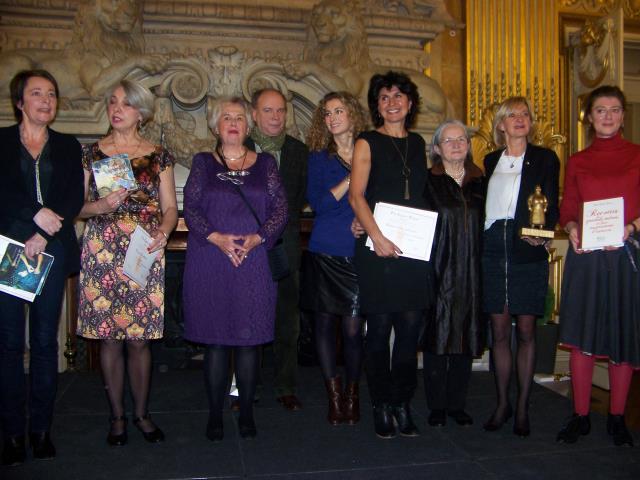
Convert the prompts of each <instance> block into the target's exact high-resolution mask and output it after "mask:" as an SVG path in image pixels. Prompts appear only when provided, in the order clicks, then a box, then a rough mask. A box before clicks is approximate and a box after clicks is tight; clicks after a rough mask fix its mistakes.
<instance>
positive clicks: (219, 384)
mask: <svg viewBox="0 0 640 480" xmlns="http://www.w3.org/2000/svg"><path fill="white" fill-rule="evenodd" d="M232 351H233V354H234V362H235V363H234V366H235V372H236V381H237V385H238V393H239V396H240V397H239V399H240V422H243V421H244V422H250V421H253V398H254V395H255V392H256V384H257V383H258V363H259V348H258V346H257V345H255V346H249V347H231V346H228V345H208V346H207V350H206V351H205V356H204V381H205V385H206V387H207V396H208V397H209V423H210V424H211V425H212V426H213V427H219V426H222V409H223V407H224V399H225V397H226V395H227V394H228V393H229V360H230V356H231V352H232Z"/></svg>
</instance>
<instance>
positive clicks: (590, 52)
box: [576, 18, 616, 88]
mask: <svg viewBox="0 0 640 480" xmlns="http://www.w3.org/2000/svg"><path fill="white" fill-rule="evenodd" d="M615 33H616V32H615V27H614V24H613V20H612V19H610V18H608V19H606V20H605V21H592V20H587V21H586V22H585V24H584V27H583V28H582V30H581V31H580V45H579V46H577V47H578V48H577V49H576V55H577V62H576V65H577V69H578V76H579V78H580V81H581V82H582V83H583V85H585V86H586V87H587V88H593V87H595V86H597V85H599V84H600V83H601V82H602V81H603V80H604V77H605V75H606V74H607V73H610V74H611V75H613V72H614V71H615V48H614V45H615V44H614V41H615V40H614V35H615Z"/></svg>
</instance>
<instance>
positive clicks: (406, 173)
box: [382, 126, 411, 200]
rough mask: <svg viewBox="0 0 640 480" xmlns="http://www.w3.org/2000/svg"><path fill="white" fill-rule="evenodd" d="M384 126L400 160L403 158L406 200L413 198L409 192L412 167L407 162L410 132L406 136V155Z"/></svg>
mask: <svg viewBox="0 0 640 480" xmlns="http://www.w3.org/2000/svg"><path fill="white" fill-rule="evenodd" d="M382 128H383V129H384V131H385V133H386V134H387V136H388V137H389V139H390V140H391V144H392V145H393V147H394V148H395V149H396V152H398V155H400V160H402V171H401V173H402V176H403V177H404V199H405V200H410V199H411V195H410V193H409V176H410V175H411V169H410V168H409V165H408V164H407V162H408V160H409V134H407V136H406V137H405V138H404V140H405V145H404V155H403V154H402V152H401V151H400V148H399V147H398V145H396V141H395V140H394V139H393V137H392V136H391V135H390V134H389V132H388V131H387V129H386V127H384V126H383V127H382Z"/></svg>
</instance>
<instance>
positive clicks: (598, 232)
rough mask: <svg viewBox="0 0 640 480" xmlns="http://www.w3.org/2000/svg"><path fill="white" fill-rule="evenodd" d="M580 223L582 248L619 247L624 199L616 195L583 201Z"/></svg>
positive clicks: (622, 230) (622, 225)
mask: <svg viewBox="0 0 640 480" xmlns="http://www.w3.org/2000/svg"><path fill="white" fill-rule="evenodd" d="M581 224H582V226H581V229H580V231H581V235H580V248H581V249H582V250H600V249H602V248H604V247H621V246H622V245H623V243H622V237H623V235H624V199H623V198H622V197H616V198H607V199H605V200H597V201H593V202H584V204H583V207H582V218H581Z"/></svg>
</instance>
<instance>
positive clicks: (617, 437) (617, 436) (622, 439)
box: [607, 414, 633, 447]
mask: <svg viewBox="0 0 640 480" xmlns="http://www.w3.org/2000/svg"><path fill="white" fill-rule="evenodd" d="M607 433H608V434H609V435H611V436H613V444H614V445H615V446H616V447H621V446H622V445H629V446H630V447H633V437H632V436H631V434H630V433H629V430H627V425H626V424H625V422H624V415H611V414H609V415H608V416H607Z"/></svg>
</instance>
